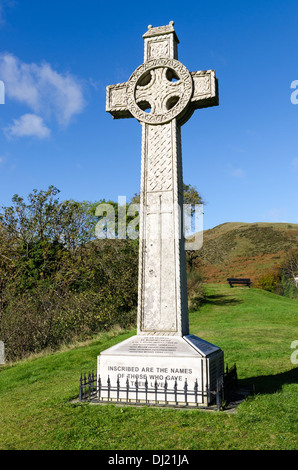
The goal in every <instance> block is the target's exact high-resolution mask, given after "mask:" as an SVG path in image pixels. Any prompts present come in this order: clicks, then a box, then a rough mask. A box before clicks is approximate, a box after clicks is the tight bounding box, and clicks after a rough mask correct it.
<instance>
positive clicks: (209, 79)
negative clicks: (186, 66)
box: [190, 70, 218, 109]
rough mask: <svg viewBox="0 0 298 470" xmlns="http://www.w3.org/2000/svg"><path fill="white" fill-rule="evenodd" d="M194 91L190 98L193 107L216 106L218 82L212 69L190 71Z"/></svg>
mask: <svg viewBox="0 0 298 470" xmlns="http://www.w3.org/2000/svg"><path fill="white" fill-rule="evenodd" d="M191 76H192V79H193V86H194V91H193V95H192V98H191V101H190V103H191V107H192V108H193V109H199V108H208V107H209V106H218V83H217V78H216V76H215V71H214V70H204V71H201V72H191Z"/></svg>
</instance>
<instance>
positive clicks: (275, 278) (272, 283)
mask: <svg viewBox="0 0 298 470" xmlns="http://www.w3.org/2000/svg"><path fill="white" fill-rule="evenodd" d="M254 287H257V288H258V289H264V290H267V291H269V292H276V291H277V290H278V289H280V287H281V274H280V272H279V271H278V270H270V271H268V272H266V273H264V274H262V275H261V276H260V277H258V279H256V281H255V282H254ZM276 293H277V292H276Z"/></svg>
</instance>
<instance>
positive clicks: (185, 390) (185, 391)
mask: <svg viewBox="0 0 298 470" xmlns="http://www.w3.org/2000/svg"><path fill="white" fill-rule="evenodd" d="M184 398H185V404H186V406H187V403H188V401H187V379H185V383H184Z"/></svg>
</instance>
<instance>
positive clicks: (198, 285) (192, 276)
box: [187, 270, 205, 312]
mask: <svg viewBox="0 0 298 470" xmlns="http://www.w3.org/2000/svg"><path fill="white" fill-rule="evenodd" d="M187 293H188V309H189V311H190V312H194V311H197V310H198V309H199V308H200V306H201V305H202V303H203V301H204V299H205V291H204V285H203V275H202V273H201V271H195V270H191V271H189V272H188V273H187Z"/></svg>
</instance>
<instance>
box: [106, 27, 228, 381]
mask: <svg viewBox="0 0 298 470" xmlns="http://www.w3.org/2000/svg"><path fill="white" fill-rule="evenodd" d="M143 38H144V46H145V47H144V63H143V64H142V65H140V66H139V67H138V68H137V69H136V70H135V71H134V72H133V74H132V75H131V77H130V78H129V80H128V81H127V82H126V83H119V84H117V85H110V86H108V87H107V101H106V110H107V111H108V112H109V113H111V114H112V116H113V117H114V118H116V119H122V118H128V117H135V118H136V119H137V120H138V121H139V122H140V123H141V125H142V165H141V191H140V206H141V211H140V224H139V227H140V229H139V235H140V236H139V246H140V251H139V298H138V319H137V336H136V337H134V338H131V339H130V340H128V341H126V342H124V343H121V344H120V345H118V346H115V347H113V348H111V349H109V350H107V351H104V352H102V353H101V355H100V356H99V357H98V373H99V374H100V376H101V378H102V380H103V381H106V380H107V379H108V377H110V378H111V380H112V379H113V380H117V378H119V376H118V375H117V374H119V373H120V374H122V375H121V379H124V380H126V379H127V378H128V379H129V380H130V379H131V380H134V377H132V375H133V372H134V371H136V369H138V371H142V374H141V375H142V377H143V379H144V377H145V376H146V377H147V379H148V380H149V378H148V377H149V375H148V374H149V372H150V371H151V372H150V375H151V376H152V377H154V375H155V376H158V374H159V376H161V375H163V376H164V375H165V374H166V375H168V376H169V377H171V374H172V375H173V374H174V373H172V372H171V371H172V370H174V369H177V370H178V369H179V370H181V371H182V370H185V371H187V372H185V373H182V372H181V373H180V375H179V377H180V378H181V382H183V381H185V379H188V380H189V381H190V382H193V380H198V381H199V383H200V384H203V386H204V387H206V386H207V385H208V386H210V380H211V378H212V380H214V377H217V376H218V375H221V374H222V372H223V353H222V351H221V350H220V348H218V347H217V346H214V345H211V344H210V343H207V342H206V341H204V340H202V339H200V338H196V337H194V336H193V335H189V325H188V300H187V286H186V260H185V250H184V243H185V241H184V227H183V216H182V208H183V176H182V156H181V126H182V125H183V124H184V123H185V122H186V121H187V120H188V119H189V118H190V116H191V115H192V113H193V112H194V110H195V109H198V108H204V107H207V106H214V105H217V104H218V95H217V80H216V77H215V72H214V71H213V70H207V71H200V72H189V71H188V70H187V68H186V67H185V66H184V65H183V64H182V63H181V62H179V61H178V47H177V45H178V43H179V41H178V38H177V35H176V33H175V30H174V23H173V22H172V21H171V22H170V23H169V25H166V26H160V27H156V28H153V27H152V26H151V25H150V26H148V31H147V32H146V33H145V34H144V36H143ZM120 369H121V371H120ZM146 370H148V371H149V372H148V374H147V375H146ZM161 370H164V371H167V372H165V373H162V372H160V371H161ZM190 371H191V372H190ZM128 375H130V376H131V377H128ZM211 376H212V377H211ZM171 380H172V379H171ZM179 380H180V379H179ZM160 383H162V381H161V380H160ZM169 386H173V380H172V381H171V383H169ZM192 386H193V383H192Z"/></svg>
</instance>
